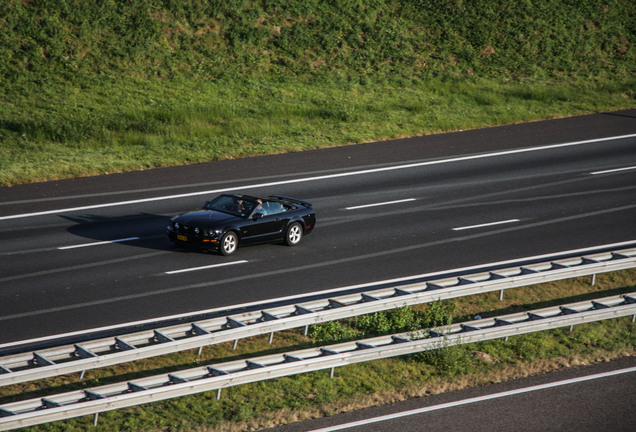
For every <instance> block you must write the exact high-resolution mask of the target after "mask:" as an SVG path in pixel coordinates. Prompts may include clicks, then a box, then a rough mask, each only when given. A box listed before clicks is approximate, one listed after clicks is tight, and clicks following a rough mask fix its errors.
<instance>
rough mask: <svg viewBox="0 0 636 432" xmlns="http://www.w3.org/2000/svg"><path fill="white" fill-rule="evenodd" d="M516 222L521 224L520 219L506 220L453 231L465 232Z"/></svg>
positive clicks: (458, 228)
mask: <svg viewBox="0 0 636 432" xmlns="http://www.w3.org/2000/svg"><path fill="white" fill-rule="evenodd" d="M515 222H519V219H508V220H504V221H498V222H490V223H484V224H479V225H470V226H463V227H457V228H453V231H463V230H469V229H474V228H484V227H489V226H494V225H504V224H509V223H515Z"/></svg>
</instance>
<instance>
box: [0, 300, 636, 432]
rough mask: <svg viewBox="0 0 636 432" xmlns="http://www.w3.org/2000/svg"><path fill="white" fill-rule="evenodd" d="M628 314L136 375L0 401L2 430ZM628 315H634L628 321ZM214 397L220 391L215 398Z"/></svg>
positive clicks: (480, 326)
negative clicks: (11, 400)
mask: <svg viewBox="0 0 636 432" xmlns="http://www.w3.org/2000/svg"><path fill="white" fill-rule="evenodd" d="M629 315H632V316H633V317H634V318H636V293H630V294H628V295H621V296H612V297H605V298H601V299H597V300H593V301H586V302H578V303H573V304H568V305H563V306H556V307H551V308H544V309H539V310H534V311H532V312H526V313H517V314H511V315H505V316H501V317H496V318H488V319H483V320H476V321H470V322H465V323H460V324H455V325H452V326H450V327H448V328H445V329H433V330H430V331H429V335H428V336H429V337H428V338H422V339H417V337H422V336H425V335H423V334H420V335H416V334H413V333H402V334H397V335H390V336H382V337H376V338H371V339H365V340H359V341H353V342H348V343H341V344H337V345H331V346H326V347H320V348H312V349H305V350H300V351H294V352H290V353H286V354H275V355H268V356H263V357H256V358H252V359H250V360H241V361H233V362H227V363H220V364H215V365H212V366H207V367H199V368H194V369H188V370H183V371H179V372H173V373H171V374H162V375H157V376H153V377H146V378H140V379H137V380H134V381H127V382H122V383H116V384H110V385H105V386H100V387H93V388H91V389H85V390H78V391H73V392H68V393H62V394H57V395H51V396H48V397H46V398H37V399H31V400H24V401H20V402H13V403H9V404H4V405H1V406H0V430H8V429H13V428H19V427H26V426H32V425H36V424H41V423H46V422H51V421H57V420H63V419H68V418H72V417H78V416H83V415H89V414H95V416H96V417H95V421H97V415H98V413H100V412H104V411H109V410H115V409H119V408H124V407H129V406H134V405H140V404H144V403H150V402H156V401H160V400H165V399H169V398H173V397H179V396H185V395H191V394H195V393H200V392H205V391H211V390H217V391H219V392H220V389H222V388H227V387H231V386H235V385H239V384H245V383H250V382H256V381H263V380H267V379H272V378H278V377H284V376H290V375H295V374H299V373H306V372H311V371H317V370H324V369H332V376H333V369H334V368H336V367H340V366H345V365H350V364H354V363H360V362H365V361H370V360H378V359H382V358H389V357H395V356H401V355H406V354H413V353H417V352H422V351H426V350H430V349H436V348H440V347H443V346H452V345H458V344H465V343H472V342H478V341H484V340H491V339H499V338H507V337H509V336H515V335H521V334H526V333H531V332H537V331H543V330H550V329H556V328H561V327H568V326H574V325H577V324H583V323H589V322H594V321H599V320H605V319H611V318H618V317H623V316H629ZM634 318H632V321H634ZM217 397H220V393H218V396H217Z"/></svg>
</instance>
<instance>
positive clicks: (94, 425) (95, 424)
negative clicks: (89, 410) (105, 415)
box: [93, 413, 99, 427]
mask: <svg viewBox="0 0 636 432" xmlns="http://www.w3.org/2000/svg"><path fill="white" fill-rule="evenodd" d="M97 420H99V413H95V418H94V419H93V427H97Z"/></svg>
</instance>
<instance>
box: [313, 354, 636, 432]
mask: <svg viewBox="0 0 636 432" xmlns="http://www.w3.org/2000/svg"><path fill="white" fill-rule="evenodd" d="M633 372H636V367H630V368H625V369H618V370H613V371H609V372H602V373H597V374H593V375H586V376H582V377H577V378H571V379H566V380H562V381H554V382H551V383H546V384H539V385H535V386H530V387H524V388H520V389H516V390H509V391H505V392H500V393H493V394H490V395H485V396H478V397H474V398H469V399H463V400H459V401H455V402H448V403H443V404H439V405H433V406H428V407H424V408H418V409H414V410H409V411H403V412H400V413H395V414H388V415H383V416H379V417H373V418H370V419H365V420H360V421H355V422H351V423H343V424H340V425H336V426H330V427H326V428H322V429H314V430H312V431H311V432H332V431H338V430H343V429H350V428H354V427H359V426H366V425H369V424H372V423H379V422H383V421H388V420H394V419H397V418H402V417H408V416H412V415H417V414H424V413H427V412H431V411H438V410H443V409H447V408H454V407H458V406H462V405H469V404H473V403H478V402H483V401H487V400H492V399H500V398H504V397H508V396H516V395H519V394H524V393H530V392H534V391H539V390H546V389H550V388H554V387H561V386H565V385H569V384H576V383H581V382H585V381H592V380H596V379H602V378H607V377H611V376H616V375H622V374H628V373H633Z"/></svg>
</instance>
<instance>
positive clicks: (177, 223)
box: [174, 222, 181, 230]
mask: <svg viewBox="0 0 636 432" xmlns="http://www.w3.org/2000/svg"><path fill="white" fill-rule="evenodd" d="M180 226H181V225H179V222H175V223H174V229H176V230H178V229H179V227H180Z"/></svg>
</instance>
